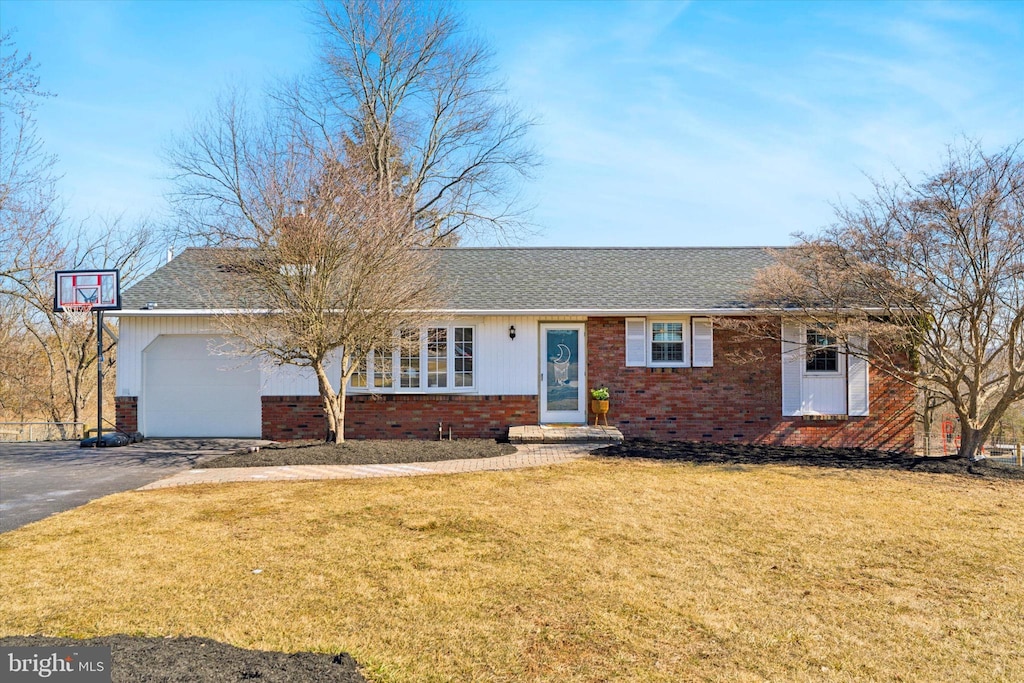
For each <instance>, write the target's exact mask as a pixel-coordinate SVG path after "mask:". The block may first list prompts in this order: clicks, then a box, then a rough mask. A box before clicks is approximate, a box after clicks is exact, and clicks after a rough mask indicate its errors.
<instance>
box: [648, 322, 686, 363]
mask: <svg viewBox="0 0 1024 683" xmlns="http://www.w3.org/2000/svg"><path fill="white" fill-rule="evenodd" d="M647 332H648V336H647V364H648V365H650V366H651V367H676V368H680V367H687V366H689V365H690V353H689V351H690V349H689V347H690V321H689V319H686V320H649V321H648V322H647Z"/></svg>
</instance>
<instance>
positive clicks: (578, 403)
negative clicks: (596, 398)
mask: <svg viewBox="0 0 1024 683" xmlns="http://www.w3.org/2000/svg"><path fill="white" fill-rule="evenodd" d="M540 362H541V397H540V419H541V422H567V423H584V422H586V420H587V403H586V397H585V392H586V380H585V376H586V345H585V340H584V325H583V323H564V324H556V323H544V324H541V358H540Z"/></svg>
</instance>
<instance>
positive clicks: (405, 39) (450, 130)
mask: <svg viewBox="0 0 1024 683" xmlns="http://www.w3.org/2000/svg"><path fill="white" fill-rule="evenodd" d="M313 15H314V16H313V19H314V24H315V26H316V28H317V30H318V34H319V36H320V38H321V54H320V60H319V66H318V68H317V70H316V72H315V73H313V74H312V75H310V76H308V77H307V78H304V79H301V80H300V81H298V82H297V83H295V84H293V85H291V86H288V87H284V88H279V89H278V90H277V91H275V92H274V93H271V100H272V101H273V102H274V108H273V110H272V114H273V116H271V117H270V118H269V119H268V120H266V121H264V122H263V123H261V124H260V128H259V130H258V131H257V130H255V129H252V128H246V129H244V130H241V129H238V128H231V127H229V126H224V125H219V127H217V128H216V129H214V128H209V127H207V129H206V130H205V131H204V134H203V135H202V136H201V137H202V138H203V143H204V144H198V145H196V144H193V143H195V142H196V141H197V140H196V137H195V136H192V137H191V138H189V139H186V140H185V141H183V143H179V144H177V145H176V146H175V149H174V151H173V152H172V153H171V154H170V157H171V158H170V161H171V165H172V166H173V167H174V168H175V169H176V171H177V173H178V176H177V177H178V179H179V180H184V179H185V178H187V181H186V182H182V183H180V184H179V186H178V191H177V192H176V194H175V195H174V196H173V197H172V200H173V201H174V203H175V205H176V206H177V207H178V209H179V210H180V214H181V216H182V222H181V224H180V227H181V230H180V232H182V233H184V235H183V236H184V237H185V238H186V239H188V240H190V241H196V240H199V241H205V242H206V243H207V244H210V243H213V244H216V243H219V241H220V240H222V239H223V238H224V236H225V228H226V227H227V225H228V224H229V223H231V222H233V223H234V226H235V228H236V229H244V228H245V227H246V226H247V225H248V224H249V222H250V221H249V220H248V217H246V216H244V215H241V214H239V213H238V212H237V211H238V208H239V202H238V193H237V189H238V187H239V184H240V182H239V181H242V180H245V181H247V182H248V181H254V182H256V183H258V182H259V180H258V179H243V178H239V177H237V175H236V171H235V169H232V168H231V167H230V165H228V164H227V163H226V161H228V160H230V159H231V158H232V157H233V156H234V154H235V147H234V146H235V144H236V142H237V139H238V138H239V136H245V137H251V136H252V135H253V134H258V135H260V136H268V135H269V136H275V137H280V136H281V135H282V134H283V135H285V136H288V135H293V134H297V133H301V135H303V136H304V137H305V140H304V144H305V146H307V147H309V148H316V149H319V150H321V152H322V153H323V154H325V155H327V156H330V157H333V158H335V159H338V160H346V163H358V164H359V165H360V166H362V169H363V171H364V172H366V173H367V174H368V175H369V176H370V177H372V178H373V180H374V184H375V186H376V187H378V188H381V189H386V190H388V191H390V192H391V194H392V195H393V196H394V197H395V198H396V199H397V200H400V201H402V202H405V203H407V204H408V205H409V208H408V211H409V212H410V213H411V215H412V217H413V221H412V223H411V225H410V229H414V230H415V231H416V233H417V241H418V243H419V244H421V245H424V246H447V245H452V244H455V243H457V242H458V241H459V240H460V239H461V238H462V237H465V236H471V235H490V236H495V237H497V238H498V239H506V238H512V237H515V236H516V235H517V234H518V233H520V232H522V231H523V230H525V229H526V228H527V225H526V222H525V220H524V211H523V209H522V207H521V206H520V203H519V201H518V196H517V192H516V185H517V182H518V181H519V180H521V179H522V178H524V177H526V176H527V175H528V174H529V172H530V171H531V170H532V169H533V168H534V166H535V165H536V163H537V155H536V154H535V153H534V151H533V150H532V149H531V148H530V147H529V146H528V145H527V144H526V136H527V133H528V131H529V130H530V128H531V126H532V125H533V122H532V121H530V120H529V119H527V118H525V117H524V116H523V115H522V114H521V113H520V111H519V110H518V109H517V108H516V107H515V106H514V105H513V104H511V103H510V102H508V101H506V99H505V93H504V90H503V86H502V83H501V82H500V81H499V80H498V79H497V78H496V76H495V73H494V68H493V66H492V55H491V53H490V51H489V50H488V49H487V47H486V46H485V45H484V44H483V43H482V42H480V41H479V40H475V39H473V38H471V37H469V36H467V35H466V32H465V30H464V28H463V26H462V25H461V23H460V21H459V19H458V17H457V16H456V15H455V14H454V12H453V10H452V8H451V6H450V5H449V4H448V3H446V2H422V3H412V2H405V1H402V0H338V1H334V0H322V1H320V2H318V3H317V4H316V5H315V10H314V11H313ZM240 99H241V98H239V97H237V94H235V95H229V96H228V97H227V98H226V99H225V100H224V101H222V102H221V103H220V104H219V106H218V110H219V111H221V112H223V111H224V110H225V108H226V106H228V104H227V103H228V102H230V103H231V106H238V105H239V103H240ZM245 120H246V117H245V116H235V117H232V118H231V121H233V122H234V123H236V124H241V123H242V122H243V121H245ZM225 122H226V121H225V120H223V119H222V120H221V121H220V122H218V123H219V124H224V123H225ZM209 123H210V122H209V121H207V122H204V123H202V124H200V125H201V126H209ZM356 159H358V162H356ZM232 236H234V237H237V236H238V235H234V234H233V235H232Z"/></svg>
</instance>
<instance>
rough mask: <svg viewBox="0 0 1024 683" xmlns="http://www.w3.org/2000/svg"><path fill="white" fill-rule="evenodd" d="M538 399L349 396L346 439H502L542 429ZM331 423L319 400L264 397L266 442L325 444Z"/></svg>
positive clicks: (308, 397) (346, 407) (314, 398)
mask: <svg viewBox="0 0 1024 683" xmlns="http://www.w3.org/2000/svg"><path fill="white" fill-rule="evenodd" d="M537 410H538V405H537V397H536V396H474V395H413V394H397V395H390V394H381V395H376V396H367V395H358V396H349V397H348V400H347V401H346V405H345V438H347V439H436V438H437V424H438V422H440V423H441V424H442V432H443V434H444V436H445V438H447V436H448V428H449V427H451V430H452V436H453V437H454V438H463V439H466V438H477V439H503V438H505V437H506V436H508V428H509V427H510V426H512V425H523V424H537V420H538V414H537ZM326 434H327V422H326V419H325V418H324V414H323V409H322V408H321V404H320V397H319V396H264V397H263V438H264V439H271V440H273V441H288V440H295V439H323V438H324V437H325V436H326Z"/></svg>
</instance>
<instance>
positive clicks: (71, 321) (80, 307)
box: [62, 303, 92, 328]
mask: <svg viewBox="0 0 1024 683" xmlns="http://www.w3.org/2000/svg"><path fill="white" fill-rule="evenodd" d="M62 308H63V309H64V311H63V313H64V321H65V322H66V323H67V324H68V325H70V326H71V327H78V328H82V327H87V326H88V325H89V318H90V315H91V313H92V304H91V303H85V304H64V305H63V306H62Z"/></svg>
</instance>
